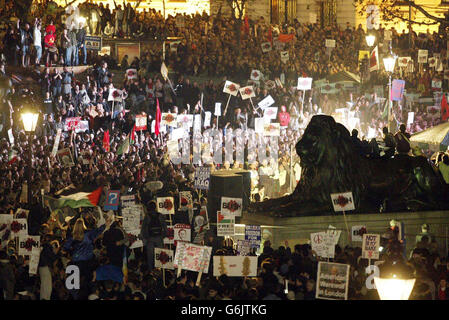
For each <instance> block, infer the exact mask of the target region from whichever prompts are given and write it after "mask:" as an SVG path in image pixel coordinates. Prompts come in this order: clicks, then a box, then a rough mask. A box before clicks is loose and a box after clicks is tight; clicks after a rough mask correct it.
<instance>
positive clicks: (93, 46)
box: [85, 36, 121, 61]
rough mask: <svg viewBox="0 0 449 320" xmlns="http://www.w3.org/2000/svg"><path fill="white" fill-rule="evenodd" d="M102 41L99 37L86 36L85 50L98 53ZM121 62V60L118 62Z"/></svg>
mask: <svg viewBox="0 0 449 320" xmlns="http://www.w3.org/2000/svg"><path fill="white" fill-rule="evenodd" d="M102 44H103V41H102V38H101V37H97V36H86V43H85V46H86V50H95V51H100V50H101V47H102ZM120 61H121V60H120Z"/></svg>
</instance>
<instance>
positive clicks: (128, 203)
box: [120, 194, 136, 207]
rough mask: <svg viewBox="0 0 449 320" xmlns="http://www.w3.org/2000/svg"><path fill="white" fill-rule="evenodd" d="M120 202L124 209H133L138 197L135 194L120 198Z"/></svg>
mask: <svg viewBox="0 0 449 320" xmlns="http://www.w3.org/2000/svg"><path fill="white" fill-rule="evenodd" d="M120 202H121V204H122V207H132V206H134V205H135V204H136V195H135V194H129V195H126V196H123V195H122V196H121V197H120Z"/></svg>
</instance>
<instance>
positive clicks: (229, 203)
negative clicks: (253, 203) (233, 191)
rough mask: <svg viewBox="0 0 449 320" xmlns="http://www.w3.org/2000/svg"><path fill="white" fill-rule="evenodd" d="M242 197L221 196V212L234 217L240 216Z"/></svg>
mask: <svg viewBox="0 0 449 320" xmlns="http://www.w3.org/2000/svg"><path fill="white" fill-rule="evenodd" d="M242 204H243V201H242V198H229V197H221V212H222V213H223V214H231V215H233V216H234V217H241V216H242Z"/></svg>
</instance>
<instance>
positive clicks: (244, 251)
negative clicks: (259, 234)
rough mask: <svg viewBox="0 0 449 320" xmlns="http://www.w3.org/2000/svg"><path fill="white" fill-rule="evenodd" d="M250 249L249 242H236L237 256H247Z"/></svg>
mask: <svg viewBox="0 0 449 320" xmlns="http://www.w3.org/2000/svg"><path fill="white" fill-rule="evenodd" d="M252 248H253V247H252V246H251V241H250V240H240V239H239V240H237V255H238V256H248V255H249V254H250V253H251V249H252Z"/></svg>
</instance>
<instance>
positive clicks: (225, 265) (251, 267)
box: [213, 256, 257, 277]
mask: <svg viewBox="0 0 449 320" xmlns="http://www.w3.org/2000/svg"><path fill="white" fill-rule="evenodd" d="M213 261H214V263H213V266H214V277H219V276H221V275H223V274H225V275H227V276H228V277H256V276H257V257H250V256H214V257H213Z"/></svg>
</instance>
